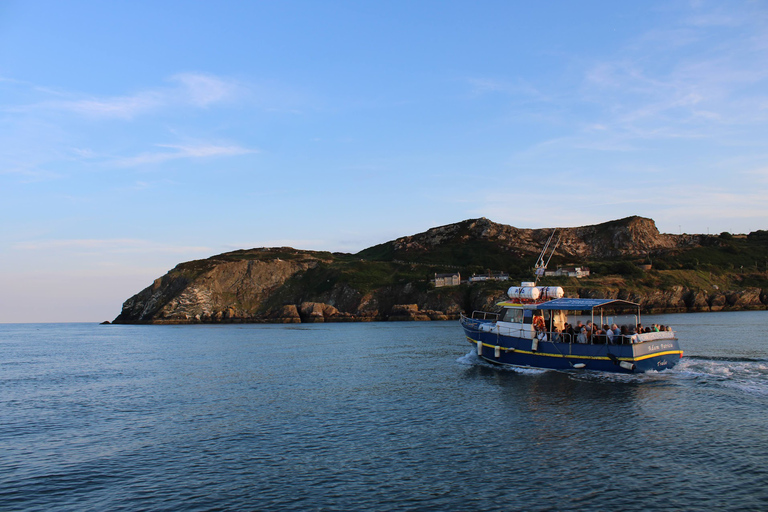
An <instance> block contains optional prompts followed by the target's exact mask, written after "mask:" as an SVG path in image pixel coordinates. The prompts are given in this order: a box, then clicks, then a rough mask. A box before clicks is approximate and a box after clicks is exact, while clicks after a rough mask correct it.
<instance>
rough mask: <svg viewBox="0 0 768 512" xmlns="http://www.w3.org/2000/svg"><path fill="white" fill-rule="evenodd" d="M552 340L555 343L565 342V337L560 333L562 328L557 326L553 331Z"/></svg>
mask: <svg viewBox="0 0 768 512" xmlns="http://www.w3.org/2000/svg"><path fill="white" fill-rule="evenodd" d="M551 341H553V342H555V343H562V342H563V337H562V336H561V335H560V329H558V328H557V327H555V330H554V331H552V336H551Z"/></svg>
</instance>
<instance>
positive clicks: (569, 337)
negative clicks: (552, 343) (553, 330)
mask: <svg viewBox="0 0 768 512" xmlns="http://www.w3.org/2000/svg"><path fill="white" fill-rule="evenodd" d="M575 338H576V331H574V330H573V326H572V325H571V324H569V323H566V324H565V327H564V328H563V339H564V340H565V342H566V343H573V342H574V340H575Z"/></svg>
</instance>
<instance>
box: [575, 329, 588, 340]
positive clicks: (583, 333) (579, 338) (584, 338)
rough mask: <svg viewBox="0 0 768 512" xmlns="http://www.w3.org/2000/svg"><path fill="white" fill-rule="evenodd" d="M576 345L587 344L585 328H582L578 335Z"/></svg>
mask: <svg viewBox="0 0 768 512" xmlns="http://www.w3.org/2000/svg"><path fill="white" fill-rule="evenodd" d="M576 343H589V338H587V328H586V327H582V328H581V332H580V333H579V335H578V337H577V338H576Z"/></svg>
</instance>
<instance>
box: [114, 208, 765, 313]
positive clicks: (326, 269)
mask: <svg viewBox="0 0 768 512" xmlns="http://www.w3.org/2000/svg"><path fill="white" fill-rule="evenodd" d="M551 233H552V229H518V228H515V227H512V226H508V225H504V224H497V223H495V222H492V221H490V220H488V219H486V218H480V219H470V220H465V221H463V222H458V223H456V224H449V225H446V226H440V227H436V228H432V229H430V230H428V231H426V232H424V233H419V234H416V235H412V236H405V237H402V238H398V239H397V240H393V241H390V242H387V243H384V244H380V245H376V246H374V247H370V248H368V249H365V250H363V251H360V252H359V253H357V254H346V253H330V252H319V251H305V250H298V249H293V248H290V247H279V248H275V247H272V248H258V249H248V250H239V251H234V252H228V253H224V254H219V255H217V256H212V257H210V258H207V259H204V260H195V261H189V262H185V263H180V264H179V265H177V266H176V267H175V268H174V269H172V270H171V271H169V272H168V273H167V274H165V275H164V276H162V277H159V278H157V279H156V280H155V281H154V283H153V284H152V285H150V286H148V287H147V288H145V289H144V290H142V291H141V292H139V293H137V294H136V295H134V296H133V297H131V298H129V299H128V300H126V301H125V303H124V304H123V308H122V312H121V313H120V315H119V316H118V317H117V318H116V319H115V320H114V322H113V323H118V324H137V323H138V324H180V323H183V324H186V323H233V322H243V323H262V322H269V323H298V322H344V321H374V320H446V319H455V318H458V316H459V315H460V313H461V312H462V311H463V312H467V313H471V312H472V311H473V310H478V309H489V308H492V307H493V306H494V304H495V303H496V302H498V301H499V300H502V299H503V298H505V297H506V295H505V290H506V289H507V288H508V287H509V286H510V285H512V284H519V282H520V281H529V280H532V277H533V266H534V264H535V262H536V259H537V257H538V255H539V253H540V252H541V249H542V247H543V246H544V244H545V243H546V241H547V239H548V238H549V236H550V235H551ZM558 234H559V236H560V243H559V245H558V246H557V250H556V251H555V253H554V255H553V256H552V259H551V261H550V262H549V267H548V268H549V269H550V270H552V271H550V272H547V274H548V275H546V276H544V277H543V278H542V279H541V280H540V281H539V284H543V285H557V286H562V287H563V288H564V289H565V292H566V296H569V297H609V298H619V299H625V300H630V301H633V302H638V303H640V304H641V306H642V309H643V311H644V312H646V313H670V312H686V311H722V310H742V309H767V308H768V268H766V267H768V231H763V230H760V231H756V232H752V233H749V234H748V235H733V234H730V233H721V234H720V235H688V234H683V235H672V234H662V233H659V231H658V229H657V228H656V224H655V222H654V221H653V220H651V219H647V218H643V217H637V216H634V217H628V218H625V219H620V220H614V221H610V222H605V223H603V224H597V225H593V226H584V227H577V228H559V229H558ZM558 268H559V269H561V272H556V271H555V269H558ZM570 268H573V269H576V268H578V269H581V271H580V273H576V272H569V271H568V269H570ZM586 269H588V272H586V271H585V270H586ZM587 274H588V275H587ZM577 275H580V277H577ZM471 276H475V279H473V280H470V279H468V278H470V277H471ZM448 277H450V279H447V278H448Z"/></svg>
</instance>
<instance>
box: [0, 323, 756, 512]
mask: <svg viewBox="0 0 768 512" xmlns="http://www.w3.org/2000/svg"><path fill="white" fill-rule="evenodd" d="M643 322H644V323H646V324H650V323H653V322H658V323H663V324H671V325H672V326H673V327H674V328H675V329H676V330H677V331H678V333H679V337H680V339H681V344H682V346H683V349H684V350H685V352H686V357H685V358H684V359H683V361H682V363H681V364H680V365H679V366H678V367H677V368H675V369H674V370H672V371H666V372H662V373H658V374H646V375H642V376H615V375H613V376H611V375H607V376H606V375H600V374H592V373H579V372H578V371H577V372H574V373H561V372H554V371H539V370H504V369H498V368H493V367H490V366H488V365H486V364H483V363H481V362H479V361H478V360H477V357H476V356H475V355H474V354H473V353H472V347H471V346H470V345H469V344H467V343H466V342H464V341H463V335H462V331H461V328H460V327H459V325H458V322H423V323H373V324H330V325H309V326H296V325H292V326H282V325H280V326H270V325H267V326H264V325H229V326H118V325H112V326H99V325H87V324H35V325H0V411H1V412H0V510H4V511H9V510H25V511H26V510H77V511H81V510H131V511H133V510H174V511H176V510H324V511H333V510H361V509H367V510H394V509H398V510H435V511H438V510H439V511H443V510H564V509H580V510H651V509H684V510H711V509H729V510H736V509H738V510H766V509H768V428H766V424H767V423H768V421H766V412H768V339H767V338H768V337H767V336H766V334H765V325H766V324H768V312H765V311H761V312H742V313H715V314H704V313H701V314H689V315H664V316H657V317H650V316H646V317H644V318H643Z"/></svg>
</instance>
